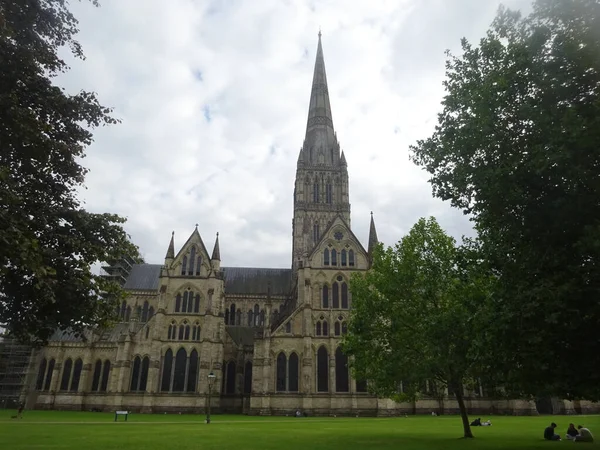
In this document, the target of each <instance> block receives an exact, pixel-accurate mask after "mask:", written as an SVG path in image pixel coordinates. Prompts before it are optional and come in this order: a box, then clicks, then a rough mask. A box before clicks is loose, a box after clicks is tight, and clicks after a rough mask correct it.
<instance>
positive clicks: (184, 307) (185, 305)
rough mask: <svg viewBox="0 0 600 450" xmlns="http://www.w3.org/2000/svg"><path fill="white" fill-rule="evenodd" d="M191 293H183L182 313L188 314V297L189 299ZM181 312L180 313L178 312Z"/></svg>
mask: <svg viewBox="0 0 600 450" xmlns="http://www.w3.org/2000/svg"><path fill="white" fill-rule="evenodd" d="M189 295H190V294H189V292H188V291H185V292H184V293H183V303H182V304H181V312H187V309H188V297H189ZM177 312H179V311H177Z"/></svg>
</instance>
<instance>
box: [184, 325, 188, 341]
mask: <svg viewBox="0 0 600 450" xmlns="http://www.w3.org/2000/svg"><path fill="white" fill-rule="evenodd" d="M183 339H185V340H186V341H189V340H190V326H189V325H186V326H185V336H184V337H183Z"/></svg>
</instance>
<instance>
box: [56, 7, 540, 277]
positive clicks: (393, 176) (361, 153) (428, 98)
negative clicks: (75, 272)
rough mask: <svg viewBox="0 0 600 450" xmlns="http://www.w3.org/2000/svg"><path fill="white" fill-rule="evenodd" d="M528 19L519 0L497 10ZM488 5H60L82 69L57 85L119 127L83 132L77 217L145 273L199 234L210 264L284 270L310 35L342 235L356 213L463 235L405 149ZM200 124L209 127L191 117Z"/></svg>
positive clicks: (426, 124) (385, 229)
mask: <svg viewBox="0 0 600 450" xmlns="http://www.w3.org/2000/svg"><path fill="white" fill-rule="evenodd" d="M505 3H506V4H507V5H509V6H513V7H517V8H528V7H529V6H528V3H529V2H528V1H527V0H511V1H508V2H505ZM498 4H499V2H498V1H497V0H494V1H481V0H454V1H452V2H448V1H445V0H402V1H400V0H390V1H388V0H378V1H373V2H359V1H347V0H322V1H317V0H306V1H301V0H284V1H281V0H261V1H260V2H256V1H251V0H239V1H235V0H232V1H219V0H214V1H212V2H210V1H194V0H172V1H170V2H164V1H159V0H103V1H102V6H101V8H99V9H98V8H94V7H92V6H91V5H90V4H88V3H87V2H83V3H81V4H80V3H73V4H72V10H73V12H74V13H75V14H76V16H77V17H78V19H79V20H80V29H81V33H80V35H79V40H80V42H81V43H82V45H83V48H84V52H85V54H86V56H87V59H86V60H85V61H83V62H80V61H73V62H72V64H71V65H72V70H71V71H70V72H69V73H68V74H67V75H65V76H64V77H62V78H61V80H60V82H61V83H62V84H63V85H65V86H66V87H67V88H68V89H70V90H72V91H78V90H80V89H86V90H93V91H96V92H97V93H98V95H99V97H100V100H101V102H102V103H103V104H105V105H107V106H112V107H114V115H115V116H116V117H118V118H120V119H121V120H122V123H121V124H120V125H117V126H111V127H106V128H101V129H99V130H96V132H95V143H94V144H93V145H92V146H91V147H90V148H89V149H88V151H87V155H88V156H87V158H86V159H85V160H84V164H85V165H86V167H88V168H89V169H91V172H90V174H89V175H88V177H87V180H86V185H87V189H86V190H85V191H83V192H82V196H83V198H84V199H85V201H86V205H87V207H88V208H89V209H90V210H92V211H97V212H106V211H108V212H116V213H118V214H121V215H124V216H126V217H127V218H128V222H127V224H126V229H127V230H128V232H129V233H131V235H132V237H133V240H134V242H135V243H136V244H138V245H139V246H140V248H141V250H142V253H143V254H144V255H145V257H146V260H147V261H148V262H155V263H160V262H162V260H163V258H164V254H165V252H166V249H167V245H168V242H169V239H170V234H171V230H175V233H176V234H175V237H176V246H180V245H182V244H183V243H184V242H185V240H187V238H188V237H189V235H190V233H191V232H192V231H193V229H194V224H196V223H198V224H199V227H198V229H199V231H200V233H201V235H202V236H203V239H204V241H205V244H206V246H207V247H208V249H209V251H210V250H211V249H212V245H213V242H214V237H215V233H216V232H217V231H219V232H220V242H221V257H222V260H223V261H222V264H223V265H225V266H234V265H245V266H264V267H267V266H274V267H287V266H289V264H290V262H291V219H292V194H293V179H294V174H295V168H296V161H297V157H298V150H299V148H300V146H301V144H302V141H303V138H304V131H305V126H306V115H307V108H308V100H309V96H310V84H311V78H312V73H313V66H314V58H315V52H316V45H317V36H316V34H317V31H318V29H319V26H320V27H321V28H322V30H323V48H324V54H325V64H326V68H327V78H328V83H329V90H330V96H331V103H332V109H333V120H334V125H335V128H336V130H337V134H338V138H339V139H340V141H341V144H342V148H343V149H344V151H345V153H346V158H347V161H348V170H349V174H350V199H351V202H352V212H353V213H352V225H353V230H354V231H355V233H356V234H357V236H358V237H359V238H361V239H363V241H364V242H365V243H366V240H367V233H368V225H369V219H370V217H369V211H371V210H372V211H373V212H374V214H375V219H376V224H377V229H378V234H379V237H380V239H381V240H383V241H384V242H385V243H386V244H393V243H394V242H396V241H397V240H399V239H400V238H401V237H402V235H403V234H404V233H406V232H407V231H408V230H409V229H410V227H411V226H412V225H413V224H414V222H415V221H416V220H417V219H418V218H419V217H422V216H429V215H435V216H436V217H438V219H439V220H440V222H441V224H442V225H443V226H444V227H445V228H446V229H447V230H448V231H449V232H450V233H452V234H453V235H455V236H457V237H459V236H460V235H461V234H464V233H467V234H469V233H471V231H470V230H471V229H470V224H469V222H468V221H467V219H466V218H465V217H464V216H462V214H461V213H460V211H456V210H453V209H451V208H450V206H449V205H448V204H444V203H442V202H440V201H439V200H436V199H433V198H432V196H431V188H430V186H429V184H428V183H427V174H425V173H424V172H423V171H422V170H421V169H420V168H418V167H416V166H415V165H414V164H412V163H411V162H410V161H409V159H408V155H409V151H408V146H409V145H410V144H413V143H414V142H415V141H416V140H417V139H421V138H425V137H427V136H428V134H429V133H431V131H432V130H433V126H434V125H435V123H436V114H437V112H438V111H439V104H440V101H441V98H442V96H443V88H442V84H441V83H442V80H443V78H444V50H445V49H446V48H450V49H452V50H454V51H458V50H459V43H460V38H461V37H463V36H466V37H468V38H469V39H470V40H475V41H477V40H478V39H479V38H480V37H482V36H483V35H484V33H485V30H486V29H487V27H488V25H489V23H490V22H491V21H492V19H493V17H494V14H495V11H496V9H497V7H498ZM207 118H210V120H207Z"/></svg>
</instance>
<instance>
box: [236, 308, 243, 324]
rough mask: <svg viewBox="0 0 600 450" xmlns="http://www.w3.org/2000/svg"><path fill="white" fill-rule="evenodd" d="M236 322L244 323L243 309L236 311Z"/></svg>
mask: <svg viewBox="0 0 600 450" xmlns="http://www.w3.org/2000/svg"><path fill="white" fill-rule="evenodd" d="M235 324H236V325H241V324H242V310H241V309H238V310H237V312H236V313H235Z"/></svg>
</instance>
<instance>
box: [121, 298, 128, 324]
mask: <svg viewBox="0 0 600 450" xmlns="http://www.w3.org/2000/svg"><path fill="white" fill-rule="evenodd" d="M126 310H127V302H126V301H125V300H123V303H121V320H125V311H126Z"/></svg>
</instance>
